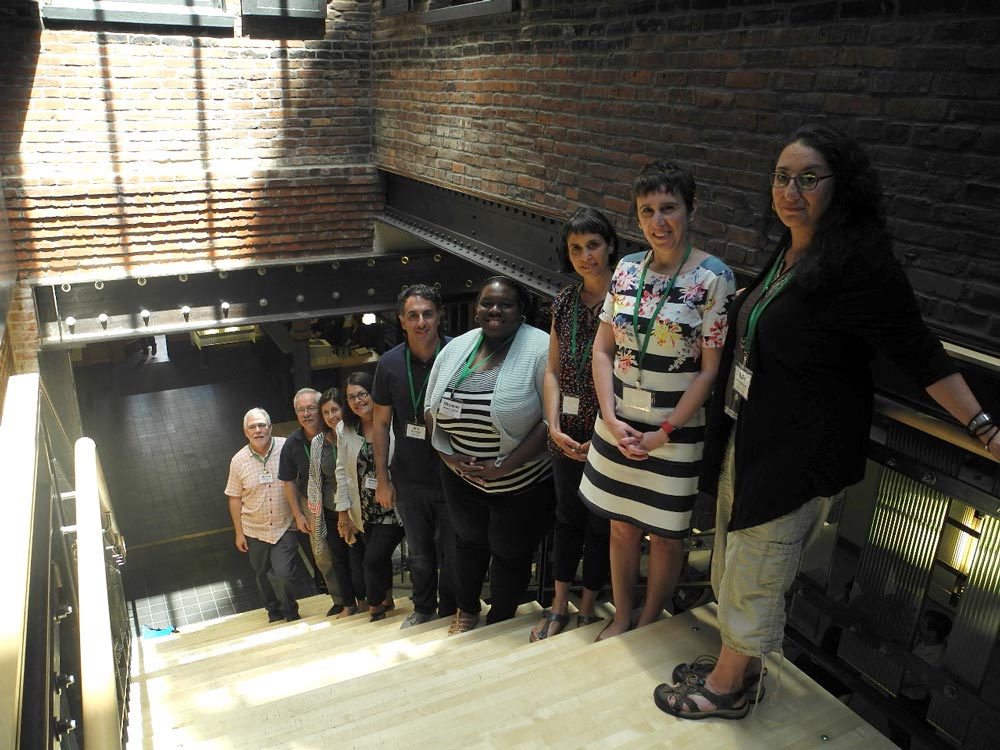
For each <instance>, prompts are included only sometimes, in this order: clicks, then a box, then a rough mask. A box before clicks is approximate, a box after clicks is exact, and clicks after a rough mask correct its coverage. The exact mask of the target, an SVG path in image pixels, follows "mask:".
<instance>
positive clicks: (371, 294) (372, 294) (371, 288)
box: [367, 287, 375, 297]
mask: <svg viewBox="0 0 1000 750" xmlns="http://www.w3.org/2000/svg"><path fill="white" fill-rule="evenodd" d="M367 294H368V296H369V297H374V296H375V288H374V287H368V292H367Z"/></svg>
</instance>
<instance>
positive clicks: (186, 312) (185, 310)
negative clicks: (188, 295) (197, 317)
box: [181, 305, 191, 323]
mask: <svg viewBox="0 0 1000 750" xmlns="http://www.w3.org/2000/svg"><path fill="white" fill-rule="evenodd" d="M181 315H183V316H184V322H185V323H187V322H188V319H189V318H190V317H191V308H190V307H188V306H187V305H184V306H183V307H181Z"/></svg>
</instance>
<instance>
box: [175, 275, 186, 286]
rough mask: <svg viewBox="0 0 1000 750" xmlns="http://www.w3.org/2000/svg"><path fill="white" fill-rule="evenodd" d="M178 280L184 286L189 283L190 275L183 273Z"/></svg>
mask: <svg viewBox="0 0 1000 750" xmlns="http://www.w3.org/2000/svg"><path fill="white" fill-rule="evenodd" d="M177 280H178V281H179V282H181V283H182V284H184V283H187V280H188V275H187V274H186V273H182V274H181V275H180V276H178V277H177Z"/></svg>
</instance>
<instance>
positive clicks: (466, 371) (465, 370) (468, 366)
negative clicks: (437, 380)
mask: <svg viewBox="0 0 1000 750" xmlns="http://www.w3.org/2000/svg"><path fill="white" fill-rule="evenodd" d="M516 336H517V334H516V333H515V334H514V335H513V336H511V337H510V338H509V339H507V340H506V341H504V342H503V343H502V344H500V346H498V347H497V348H496V349H494V350H493V351H492V352H490V353H489V354H488V355H487V356H486V357H484V358H483V360H482V362H480V363H479V364H477V365H476V366H475V367H472V360H474V359H475V358H476V354H478V352H479V347H480V346H482V344H483V339H485V338H486V337H485V336H484V335H483V334H481V333H480V334H479V341H477V342H476V345H475V346H474V347H472V352H471V353H470V354H469V356H468V358H467V359H466V360H465V364H464V365H462V370H461V371H460V372H459V373H458V378H456V380H455V385H454V387H453V388H452V393H454V392H455V391H457V390H458V386H460V385H461V384H462V381H464V380H465V379H466V378H467V377H469V376H470V375H471V374H472V373H474V372H475V371H476V370H478V369H479V368H480V367H482V366H483V365H485V364H486V363H487V362H489V361H490V357H492V356H493V355H494V354H496V353H497V352H498V351H500V350H501V349H503V348H504V347H505V346H507V344H509V343H510V342H511V341H513V340H514V338H515V337H516Z"/></svg>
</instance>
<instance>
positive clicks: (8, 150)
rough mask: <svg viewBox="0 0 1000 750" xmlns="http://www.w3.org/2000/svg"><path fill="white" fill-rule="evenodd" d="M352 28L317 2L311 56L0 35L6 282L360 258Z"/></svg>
mask: <svg viewBox="0 0 1000 750" xmlns="http://www.w3.org/2000/svg"><path fill="white" fill-rule="evenodd" d="M370 24H371V9H370V3H368V2H353V1H351V0H333V1H332V2H331V3H330V4H329V12H328V18H327V21H326V24H325V34H324V33H323V25H322V24H320V25H319V26H318V32H319V33H316V34H314V35H315V36H317V37H322V38H315V39H301V38H300V39H294V38H290V39H261V38H253V39H251V38H248V37H245V36H239V32H237V35H234V36H233V37H232V38H219V37H212V36H192V35H191V34H190V32H178V33H176V34H172V35H166V34H164V35H156V34H149V33H130V32H120V31H102V30H95V31H79V30H45V31H41V32H39V31H29V30H26V29H10V30H7V31H0V102H2V106H0V170H2V173H3V187H4V190H5V193H6V198H7V208H8V213H9V217H10V225H11V232H12V235H13V238H14V243H15V249H16V251H17V259H18V266H19V269H20V271H21V274H22V276H24V275H30V276H32V277H38V276H52V275H56V276H58V275H60V274H64V273H66V272H74V271H76V270H77V269H93V268H102V267H106V266H109V265H126V266H128V267H129V268H135V267H136V266H143V265H147V264H157V263H163V262H185V261H200V262H204V261H216V260H219V259H238V258H244V259H246V258H262V257H279V256H289V255H295V254H303V253H321V252H331V251H333V250H340V251H342V250H348V251H350V250H357V251H366V250H369V249H370V247H371V239H372V226H371V217H372V215H373V214H374V213H375V212H376V211H377V209H378V208H379V206H380V205H381V189H380V186H379V181H378V175H377V172H376V170H374V169H373V168H372V166H371V143H372V135H371V133H372V130H371V107H370V100H369V97H370V90H371V81H370ZM144 30H146V31H148V30H149V29H148V27H147V28H146V29H144Z"/></svg>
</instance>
